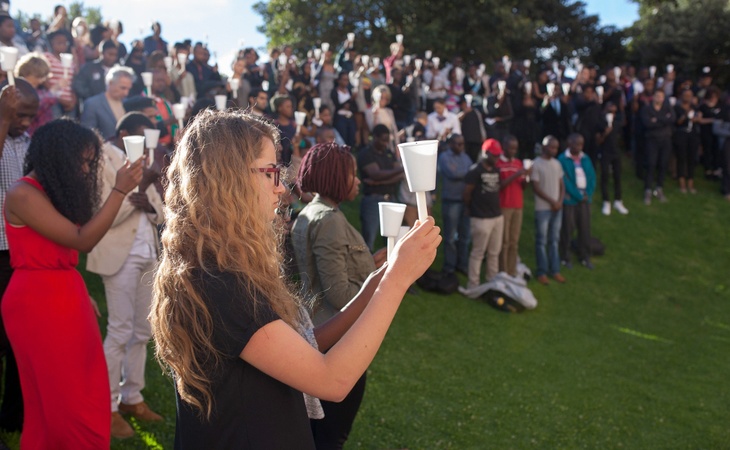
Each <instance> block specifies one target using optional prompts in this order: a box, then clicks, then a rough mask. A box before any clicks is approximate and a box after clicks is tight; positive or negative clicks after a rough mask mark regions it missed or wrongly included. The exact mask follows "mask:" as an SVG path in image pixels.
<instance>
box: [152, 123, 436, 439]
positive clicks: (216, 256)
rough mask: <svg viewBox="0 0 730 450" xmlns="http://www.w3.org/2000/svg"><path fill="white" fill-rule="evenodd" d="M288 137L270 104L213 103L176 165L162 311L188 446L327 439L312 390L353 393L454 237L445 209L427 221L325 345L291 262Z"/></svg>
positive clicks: (160, 342)
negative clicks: (283, 174)
mask: <svg viewBox="0 0 730 450" xmlns="http://www.w3.org/2000/svg"><path fill="white" fill-rule="evenodd" d="M277 140H278V136H277V132H276V129H275V128H274V127H273V126H271V125H270V124H268V123H267V122H264V121H262V120H261V119H259V118H258V117H256V116H252V115H249V114H247V113H244V112H240V111H225V112H214V111H205V112H202V113H201V114H199V115H198V117H197V118H196V119H195V120H194V121H193V122H192V123H191V124H190V125H188V127H187V128H186V131H185V134H184V135H183V137H182V140H181V141H180V143H179V145H178V147H177V150H176V153H175V156H174V157H173V160H172V163H171V165H170V168H169V170H168V174H167V176H168V186H167V191H166V201H167V205H166V207H167V214H166V216H167V218H168V222H167V227H166V229H165V231H164V233H163V236H162V243H163V257H162V262H161V264H160V267H159V270H158V272H157V275H156V278H155V287H154V289H155V299H154V304H153V308H152V313H151V315H150V320H151V323H152V328H153V333H154V337H155V339H156V343H157V356H158V358H159V359H160V360H161V361H162V362H163V363H164V364H166V365H167V366H168V367H169V369H170V372H171V374H172V376H173V377H174V379H175V387H176V393H177V418H178V420H177V428H176V437H175V440H176V448H242V447H246V448H314V443H313V440H312V434H311V430H310V427H309V421H308V419H307V412H306V409H305V404H304V400H303V396H302V393H306V394H309V395H311V396H313V397H316V398H321V399H325V400H330V401H340V400H342V399H343V398H344V397H345V396H346V395H347V393H348V392H349V391H350V389H351V388H352V386H353V385H354V384H355V382H356V381H357V380H358V379H359V378H360V376H361V375H362V374H363V372H364V371H365V369H366V368H367V366H368V365H369V364H370V362H371V361H372V359H373V357H374V356H375V353H376V352H377V349H378V347H379V346H380V343H381V342H382V340H383V338H384V337H385V333H386V331H387V329H388V327H389V325H390V323H391V321H392V320H393V317H394V315H395V313H396V311H397V309H398V306H399V305H400V302H401V301H402V299H403V295H404V294H405V292H406V289H407V288H408V286H410V285H411V283H413V282H414V281H415V280H416V279H417V278H418V277H419V276H420V275H421V274H422V273H423V272H424V271H425V270H426V268H428V266H429V265H430V264H431V262H432V261H433V259H434V257H435V255H436V248H437V247H438V244H439V242H440V241H441V237H440V236H439V229H438V228H437V227H435V226H434V222H433V219H430V218H429V219H428V220H427V221H424V222H423V223H419V224H417V225H416V227H415V228H414V229H413V230H412V231H411V232H410V233H409V234H408V235H407V236H406V237H405V238H404V239H403V240H402V241H401V243H400V244H399V245H397V246H396V249H395V251H394V252H393V254H392V255H391V256H392V263H391V264H390V265H388V264H386V265H384V266H383V268H382V269H381V270H380V271H379V272H376V273H375V275H374V276H371V277H370V279H369V281H368V282H366V283H365V285H364V286H363V289H362V290H361V291H360V293H358V296H356V298H355V299H354V300H353V302H352V303H353V304H355V303H357V304H358V305H361V312H360V311H357V314H352V313H347V310H346V311H345V312H343V313H341V314H340V315H338V316H336V317H335V318H333V319H332V320H331V321H329V322H327V323H326V324H324V325H322V326H321V327H318V328H317V329H316V330H315V334H316V338H317V344H318V346H319V350H318V349H316V348H314V347H313V346H312V345H310V344H309V343H308V342H307V340H306V339H305V338H303V337H302V336H301V334H300V333H302V330H301V328H302V326H303V325H302V324H303V323H304V321H302V320H301V319H300V317H301V315H300V313H299V311H300V309H299V304H298V301H297V300H296V297H295V295H294V294H293V293H292V289H291V288H290V287H289V286H287V284H286V282H285V278H284V275H283V273H282V270H281V266H282V265H281V263H282V257H281V254H280V252H279V243H280V232H279V230H278V229H277V227H276V225H275V223H276V220H275V218H276V209H277V207H278V202H279V196H280V195H281V194H283V193H284V191H285V190H284V186H283V185H282V184H281V183H280V180H279V174H280V168H279V167H278V166H277V165H276V161H277V159H276V150H275V145H276V142H277ZM363 298H364V299H365V300H367V301H366V302H363V301H358V300H362V299H363ZM355 309H357V308H355ZM355 316H356V317H355ZM327 349H329V351H328V352H327V353H326V354H323V353H321V351H324V350H327Z"/></svg>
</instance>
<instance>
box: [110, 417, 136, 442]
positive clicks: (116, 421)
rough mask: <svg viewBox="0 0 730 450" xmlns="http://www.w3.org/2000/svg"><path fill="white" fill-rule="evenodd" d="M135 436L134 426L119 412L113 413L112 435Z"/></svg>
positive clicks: (119, 436) (117, 436)
mask: <svg viewBox="0 0 730 450" xmlns="http://www.w3.org/2000/svg"><path fill="white" fill-rule="evenodd" d="M132 436H134V428H132V426H131V425H130V424H128V423H127V421H126V420H124V417H122V415H121V414H119V413H118V412H113V413H112V437H113V438H117V439H127V438H130V437H132Z"/></svg>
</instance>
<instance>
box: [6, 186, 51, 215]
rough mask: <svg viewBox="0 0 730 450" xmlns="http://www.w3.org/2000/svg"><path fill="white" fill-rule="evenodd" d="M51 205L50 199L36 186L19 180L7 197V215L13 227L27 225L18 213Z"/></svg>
mask: <svg viewBox="0 0 730 450" xmlns="http://www.w3.org/2000/svg"><path fill="white" fill-rule="evenodd" d="M48 203H49V200H48V197H47V196H46V194H45V193H43V192H42V191H41V190H39V189H38V188H36V187H35V186H33V185H31V184H29V183H26V182H25V181H22V180H18V181H16V182H15V183H13V184H12V185H11V186H10V188H9V189H8V192H7V194H6V195H5V214H6V217H7V219H8V222H10V223H11V224H13V225H25V223H24V222H23V221H22V220H20V218H19V217H18V215H17V214H16V213H19V211H20V210H30V209H35V208H37V207H38V206H41V205H46V204H48Z"/></svg>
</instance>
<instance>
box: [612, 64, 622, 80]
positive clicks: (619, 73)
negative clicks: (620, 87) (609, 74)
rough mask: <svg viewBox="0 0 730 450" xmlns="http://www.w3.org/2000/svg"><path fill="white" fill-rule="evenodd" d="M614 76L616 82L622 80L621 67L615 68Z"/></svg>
mask: <svg viewBox="0 0 730 450" xmlns="http://www.w3.org/2000/svg"><path fill="white" fill-rule="evenodd" d="M613 76H614V77H615V78H616V81H618V79H619V78H621V68H620V67H619V66H616V67H614V68H613Z"/></svg>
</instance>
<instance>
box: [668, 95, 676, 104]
mask: <svg viewBox="0 0 730 450" xmlns="http://www.w3.org/2000/svg"><path fill="white" fill-rule="evenodd" d="M669 104H670V105H672V106H674V105H676V104H677V97H669Z"/></svg>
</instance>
